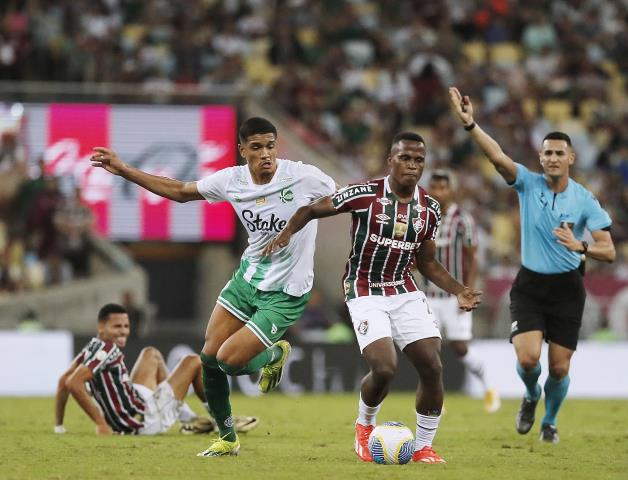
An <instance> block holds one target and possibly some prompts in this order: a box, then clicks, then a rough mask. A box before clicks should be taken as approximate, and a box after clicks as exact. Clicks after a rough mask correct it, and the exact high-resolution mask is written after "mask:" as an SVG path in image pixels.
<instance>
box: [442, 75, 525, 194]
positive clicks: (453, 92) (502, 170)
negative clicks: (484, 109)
mask: <svg viewBox="0 0 628 480" xmlns="http://www.w3.org/2000/svg"><path fill="white" fill-rule="evenodd" d="M449 101H450V103H451V108H452V110H453V111H454V113H455V114H456V115H457V116H458V118H459V119H460V122H461V123H462V125H463V126H464V127H465V129H466V130H469V132H470V134H471V138H472V139H473V141H474V142H475V143H476V144H477V145H478V146H479V147H480V149H481V150H482V153H484V155H485V156H486V158H488V160H489V161H490V162H491V163H492V164H493V165H494V166H495V169H496V170H497V172H499V174H500V175H501V176H502V177H504V180H506V182H508V183H513V182H514V181H515V180H516V179H517V166H516V165H515V162H513V161H512V158H510V157H509V156H508V155H506V154H505V153H504V151H503V150H502V147H500V146H499V143H497V142H496V141H495V140H494V139H493V138H492V137H491V136H490V135H489V134H488V133H486V132H485V131H484V130H482V129H481V128H480V126H479V125H478V124H477V123H475V120H473V105H472V104H471V100H470V99H469V97H467V96H466V95H465V96H462V94H461V93H460V91H458V89H457V88H456V87H451V88H450V89H449Z"/></svg>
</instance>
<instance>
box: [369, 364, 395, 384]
mask: <svg viewBox="0 0 628 480" xmlns="http://www.w3.org/2000/svg"><path fill="white" fill-rule="evenodd" d="M396 372H397V365H396V364H395V363H394V362H382V363H380V364H378V365H376V366H374V367H372V368H371V374H372V375H373V379H374V380H375V381H376V382H377V383H380V384H386V385H387V384H389V383H390V382H391V381H392V379H393V378H394V377H395V373H396Z"/></svg>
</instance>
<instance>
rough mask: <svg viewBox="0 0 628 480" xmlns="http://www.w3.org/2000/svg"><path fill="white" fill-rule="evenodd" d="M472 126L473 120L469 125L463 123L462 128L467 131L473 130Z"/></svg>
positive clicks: (473, 126) (473, 124)
mask: <svg viewBox="0 0 628 480" xmlns="http://www.w3.org/2000/svg"><path fill="white" fill-rule="evenodd" d="M474 128H475V122H471V124H470V125H465V126H464V129H465V130H466V131H467V132H470V131H471V130H473V129H474Z"/></svg>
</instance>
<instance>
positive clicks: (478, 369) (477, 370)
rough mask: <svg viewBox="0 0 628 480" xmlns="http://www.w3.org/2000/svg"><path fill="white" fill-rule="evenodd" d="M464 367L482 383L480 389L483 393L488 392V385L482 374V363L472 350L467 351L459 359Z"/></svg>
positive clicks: (483, 373)
mask: <svg viewBox="0 0 628 480" xmlns="http://www.w3.org/2000/svg"><path fill="white" fill-rule="evenodd" d="M460 360H461V361H462V363H463V364H464V366H465V367H466V368H467V370H469V371H470V372H471V373H472V374H473V375H475V376H476V377H477V378H478V379H479V380H480V382H482V388H483V389H484V391H486V390H488V385H487V383H486V376H485V372H484V362H483V361H482V359H481V358H480V356H479V355H478V354H476V353H475V352H474V351H473V350H471V349H469V350H468V351H467V354H466V355H465V356H464V357H462V358H461V359H460Z"/></svg>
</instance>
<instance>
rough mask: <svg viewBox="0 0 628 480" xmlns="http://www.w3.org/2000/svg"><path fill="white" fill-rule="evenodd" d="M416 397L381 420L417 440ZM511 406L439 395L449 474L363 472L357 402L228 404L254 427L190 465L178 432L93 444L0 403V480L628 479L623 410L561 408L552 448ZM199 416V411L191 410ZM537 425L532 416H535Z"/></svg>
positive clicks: (406, 397) (81, 419)
mask: <svg viewBox="0 0 628 480" xmlns="http://www.w3.org/2000/svg"><path fill="white" fill-rule="evenodd" d="M413 403H414V396H413V395H412V394H406V393H403V394H402V393H392V394H391V395H390V396H389V397H388V398H387V399H386V402H385V404H384V406H383V408H382V411H381V412H380V414H379V416H378V420H379V422H380V423H381V422H384V421H387V420H396V421H401V422H404V423H406V424H407V425H409V426H410V427H411V429H412V430H414V427H413V425H414V413H413ZM518 403H519V402H518V401H515V400H509V401H505V402H504V404H503V406H502V409H501V410H500V411H499V412H497V413H496V414H493V415H487V414H485V413H484V411H483V409H482V404H481V401H479V400H476V399H470V398H467V397H463V396H455V395H448V396H447V397H446V399H445V406H446V409H447V411H446V414H445V415H444V416H443V419H442V421H441V424H440V428H439V430H438V434H437V436H436V441H435V444H434V446H435V449H436V451H437V452H438V453H439V454H440V455H442V456H443V457H444V458H445V459H446V460H447V462H448V463H447V464H446V465H418V464H408V465H403V466H398V465H391V466H386V465H375V464H364V463H361V462H359V461H358V460H357V458H356V457H355V455H354V453H353V422H354V420H355V414H356V408H357V407H356V404H357V395H356V394H346V395H320V396H316V395H304V396H299V397H287V396H282V395H279V394H270V395H268V396H266V397H264V398H247V397H244V396H240V395H238V396H235V397H234V398H233V405H234V412H235V413H238V414H247V415H258V416H259V417H260V418H261V423H260V425H259V427H258V428H257V429H256V430H254V431H252V432H250V433H248V434H246V435H242V436H241V443H242V449H241V451H240V455H239V456H238V457H229V458H197V457H196V456H195V455H196V453H197V452H199V451H201V450H203V449H205V448H206V447H207V445H208V444H209V442H210V440H211V438H212V437H210V436H208V435H193V436H185V435H181V434H179V433H178V431H177V429H176V428H173V429H172V431H171V432H169V433H168V434H166V435H161V436H156V437H140V436H112V437H107V438H99V437H97V436H96V435H95V434H94V426H93V424H92V423H91V421H90V420H89V419H88V418H87V417H86V416H85V414H83V413H82V411H80V409H79V407H78V406H77V405H76V403H75V402H74V401H72V400H71V401H70V402H69V407H68V411H67V415H66V422H65V425H66V428H67V430H68V433H66V434H65V435H55V434H53V433H52V424H53V400H52V398H37V399H16V398H0V452H1V454H0V478H2V479H7V480H8V479H15V480H23V479H31V478H32V479H50V480H61V479H108V480H110V479H144V478H146V479H151V480H154V479H158V478H173V479H174V478H177V479H195V478H204V479H231V480H247V479H257V478H260V479H265V480H277V479H298V480H304V479H309V478H313V479H314V478H316V479H352V480H362V479H378V480H379V479H405V478H407V479H420V478H429V479H430V480H437V479H465V480H466V479H475V478H477V479H483V480H484V479H493V478H495V479H507V480H512V479H516V478H521V479H557V480H558V479H568V480H574V479H581V478H582V479H585V478H586V479H592V478H593V479H595V480H602V479H607V478H609V479H610V478H613V479H615V478H616V479H628V401H620V400H571V399H569V398H568V399H567V401H566V403H565V405H564V407H563V410H562V411H561V414H560V417H559V420H560V422H559V433H560V436H561V443H559V444H558V445H547V444H542V443H540V442H539V441H538V428H539V425H538V421H539V417H540V415H542V412H543V406H542V404H540V405H539V410H538V411H537V424H536V425H535V426H534V428H533V430H532V431H531V432H530V433H529V434H528V435H526V436H520V435H518V434H517V433H516V432H515V428H514V416H515V413H516V410H517V407H518ZM190 404H191V405H192V407H193V408H194V409H195V410H196V411H199V412H200V411H201V407H200V404H199V403H197V402H196V400H190ZM539 414H540V415H539Z"/></svg>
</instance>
